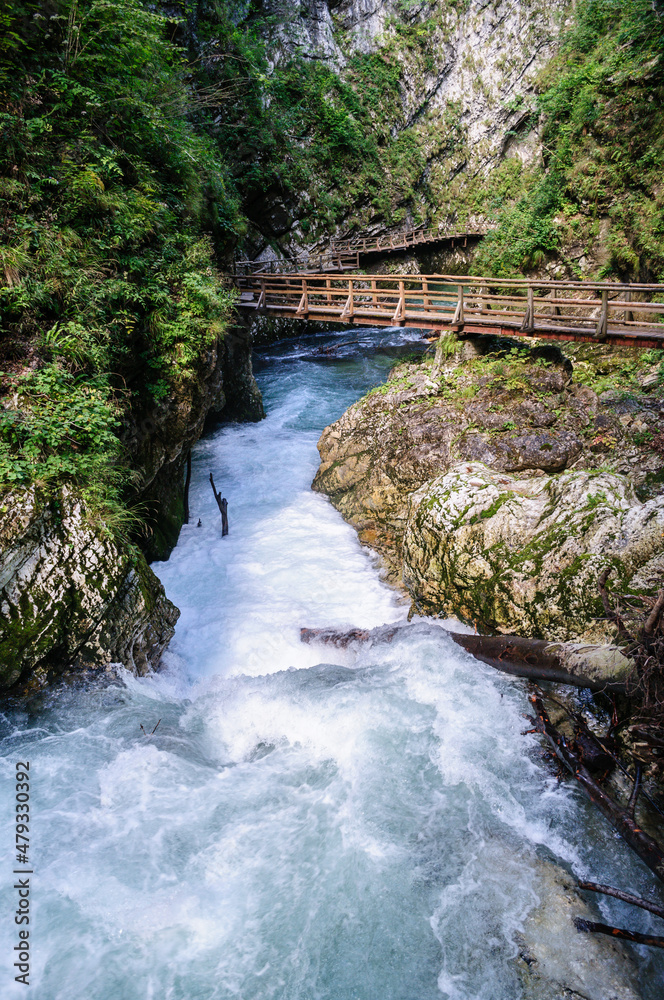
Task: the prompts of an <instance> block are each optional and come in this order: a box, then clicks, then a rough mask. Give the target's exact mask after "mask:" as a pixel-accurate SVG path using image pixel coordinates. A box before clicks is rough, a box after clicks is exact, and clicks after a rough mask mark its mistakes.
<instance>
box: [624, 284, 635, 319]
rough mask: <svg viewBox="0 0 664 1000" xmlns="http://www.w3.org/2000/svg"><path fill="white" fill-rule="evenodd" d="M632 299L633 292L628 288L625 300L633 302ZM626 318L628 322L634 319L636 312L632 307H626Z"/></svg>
mask: <svg viewBox="0 0 664 1000" xmlns="http://www.w3.org/2000/svg"><path fill="white" fill-rule="evenodd" d="M631 301H632V293H631V292H630V291H629V290H627V291H626V292H625V302H631ZM624 320H625V322H626V323H632V322H633V321H634V313H633V312H632V310H631V309H625V315H624Z"/></svg>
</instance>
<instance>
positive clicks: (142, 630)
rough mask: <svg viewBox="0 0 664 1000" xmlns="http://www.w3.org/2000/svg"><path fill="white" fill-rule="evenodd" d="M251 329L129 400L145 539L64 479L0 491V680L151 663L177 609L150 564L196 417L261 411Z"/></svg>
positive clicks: (200, 421) (178, 504)
mask: <svg viewBox="0 0 664 1000" xmlns="http://www.w3.org/2000/svg"><path fill="white" fill-rule="evenodd" d="M263 416H264V411H263V404H262V400H261V395H260V392H259V390H258V387H257V385H256V382H255V380H254V377H253V373H252V369H251V338H250V335H249V332H248V331H247V330H246V329H244V328H242V327H237V328H231V330H230V331H229V332H228V333H227V334H226V335H225V336H224V338H223V339H221V340H220V341H219V343H218V344H217V345H216V346H215V347H212V348H210V349H209V350H208V351H207V352H206V354H205V355H204V356H203V357H201V358H200V359H199V361H198V364H197V367H196V371H195V372H194V373H193V375H192V377H191V378H190V379H188V380H187V381H185V382H183V383H182V384H181V386H180V387H179V389H178V390H177V391H176V392H175V393H174V394H173V395H172V396H171V397H169V398H168V399H166V400H164V401H162V402H158V403H153V404H152V405H151V406H150V407H149V408H145V409H143V410H141V409H140V408H135V409H134V410H133V411H130V413H129V414H128V415H127V417H126V424H125V428H124V434H123V442H124V444H125V447H126V448H127V450H128V452H129V455H130V461H131V466H132V467H133V469H134V470H135V475H136V479H137V482H136V487H135V489H136V496H135V500H136V502H137V503H138V504H140V505H141V508H142V510H143V511H147V514H148V519H147V521H148V528H149V531H148V533H147V534H146V535H144V536H141V539H140V540H141V543H142V547H143V550H144V551H141V550H140V549H139V548H138V547H137V546H136V545H134V544H132V543H130V542H128V541H126V540H119V539H118V538H117V537H115V536H114V534H113V533H112V531H110V530H109V529H108V528H107V526H105V525H104V524H103V523H100V522H99V519H98V518H94V517H91V516H90V515H89V513H88V512H87V511H86V508H85V505H84V503H83V501H82V499H81V497H80V496H78V495H77V494H76V492H75V490H73V489H67V490H64V491H62V492H60V493H59V494H58V495H57V496H51V495H46V494H40V493H39V491H37V490H35V489H30V490H24V491H19V490H14V491H12V492H10V493H7V494H4V495H3V497H2V499H1V500H0V690H2V689H6V688H8V687H12V686H13V685H16V684H17V683H20V682H24V681H26V680H28V679H31V680H36V681H43V680H45V679H48V678H49V677H51V676H53V675H55V674H57V673H58V672H60V671H62V670H63V669H65V668H67V667H70V666H81V665H86V664H96V665H98V664H104V663H110V662H117V663H122V664H123V665H124V666H125V667H127V668H128V669H129V670H131V671H133V672H135V673H139V674H142V673H145V672H146V671H147V670H148V669H149V668H151V667H152V668H154V667H157V665H158V664H159V660H160V658H161V655H162V653H163V651H164V649H165V648H166V646H167V645H168V643H169V641H170V639H171V637H172V636H173V632H174V625H175V622H176V621H177V619H178V617H179V611H178V609H177V608H176V607H175V606H174V605H173V604H172V603H171V602H170V601H169V600H168V599H167V597H166V595H165V593H164V588H163V587H162V585H161V583H160V582H159V580H158V579H157V577H156V576H155V574H154V573H153V572H152V570H151V569H150V567H149V565H148V562H147V560H148V559H155V558H157V559H159V558H160V559H165V558H167V557H168V555H169V553H170V551H171V549H172V548H173V546H174V545H175V543H176V542H177V538H178V534H179V531H180V527H181V525H182V521H183V514H184V504H183V497H184V489H183V486H184V467H185V463H186V458H187V453H188V451H189V449H190V448H191V446H192V445H193V444H194V443H195V442H196V441H197V440H198V438H199V437H200V436H201V434H202V432H203V429H204V426H205V423H206V420H260V419H261V418H262V417H263Z"/></svg>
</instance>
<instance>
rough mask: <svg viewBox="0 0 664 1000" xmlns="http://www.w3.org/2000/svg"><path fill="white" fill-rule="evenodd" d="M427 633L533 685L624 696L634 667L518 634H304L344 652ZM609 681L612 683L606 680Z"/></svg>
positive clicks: (589, 648) (613, 650) (397, 629)
mask: <svg viewBox="0 0 664 1000" xmlns="http://www.w3.org/2000/svg"><path fill="white" fill-rule="evenodd" d="M424 628H427V629H429V630H430V633H431V634H432V635H437V636H441V635H448V636H449V637H450V638H451V639H453V640H454V642H456V643H457V644H458V645H459V646H463V648H464V649H467V650H468V652H469V653H472V654H473V656H475V657H476V658H477V659H478V660H481V661H482V662H483V663H487V664H488V665H489V666H491V667H495V668H496V669H497V670H502V671H503V672H504V673H506V674H512V675H513V676H516V677H527V678H528V679H529V680H536V681H554V682H556V683H558V684H572V685H574V686H575V687H584V688H591V689H592V690H593V691H605V690H609V691H624V690H625V680H624V678H626V677H627V675H628V674H629V672H630V670H631V668H632V663H631V661H630V660H629V659H628V658H627V657H626V656H625V655H624V653H623V652H622V651H621V650H620V649H619V648H618V647H617V646H608V645H607V646H598V645H590V644H582V643H575V642H545V641H544V640H542V639H524V638H522V637H521V636H516V635H466V634H465V633H462V632H448V631H447V630H446V629H442V628H441V627H440V626H438V625H428V624H427V623H424V622H423V623H415V622H414V623H412V624H409V625H401V624H397V625H383V626H382V627H381V628H377V629H372V630H371V631H369V630H368V629H359V628H356V629H350V630H349V631H348V632H339V631H337V630H335V629H324V628H318V629H311V628H303V629H300V638H301V640H302V642H322V643H326V644H329V645H332V646H336V647H337V648H339V649H345V648H346V646H348V645H350V644H351V643H353V642H371V643H374V642H392V640H393V639H394V638H395V637H396V636H397V635H399V634H400V633H402V632H403V631H404V629H418V630H419V631H420V632H421V631H422V629H424ZM607 678H609V679H607Z"/></svg>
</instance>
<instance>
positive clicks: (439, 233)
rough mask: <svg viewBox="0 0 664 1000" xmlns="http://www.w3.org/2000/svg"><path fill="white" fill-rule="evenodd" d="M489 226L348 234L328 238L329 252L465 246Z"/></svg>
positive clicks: (484, 233) (484, 234) (380, 251)
mask: <svg viewBox="0 0 664 1000" xmlns="http://www.w3.org/2000/svg"><path fill="white" fill-rule="evenodd" d="M488 231H489V228H488V227H486V228H484V229H474V230H468V231H466V232H457V231H456V230H452V229H441V228H440V227H437V228H434V227H431V228H430V229H409V230H407V231H406V232H404V233H387V234H383V235H380V236H349V237H348V238H347V239H345V240H330V252H331V253H353V252H356V253H390V252H391V251H393V250H408V249H409V248H410V247H417V246H422V244H426V243H444V242H447V241H449V242H450V243H451V244H452V247H454V246H455V245H457V246H463V247H465V246H467V245H468V240H480V239H482V237H483V236H486V234H487V233H488Z"/></svg>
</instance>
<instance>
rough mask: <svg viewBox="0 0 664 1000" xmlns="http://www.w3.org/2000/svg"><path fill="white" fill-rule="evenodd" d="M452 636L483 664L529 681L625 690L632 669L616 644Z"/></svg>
mask: <svg viewBox="0 0 664 1000" xmlns="http://www.w3.org/2000/svg"><path fill="white" fill-rule="evenodd" d="M450 635H451V637H452V638H453V639H454V641H455V642H456V643H458V644H459V646H463V648H464V649H467V650H468V652H469V653H472V654H473V656H476V657H477V659H478V660H481V661H482V662H483V663H488V664H489V666H491V667H496V669H498V670H503V671H504V672H505V673H507V674H514V675H516V676H517V677H528V678H529V679H530V680H540V681H553V682H555V683H558V684H573V685H574V686H575V687H587V688H591V689H592V690H593V691H606V690H609V691H624V690H625V679H626V678H627V675H628V674H629V672H630V670H631V668H632V664H631V661H630V660H629V659H628V658H627V657H626V656H625V654H624V653H623V652H622V650H620V649H619V648H618V647H617V646H609V645H605V646H599V645H591V644H583V643H577V642H546V641H545V640H543V639H524V638H523V637H522V636H518V635H463V634H461V633H459V632H450ZM609 674H610V675H611V679H608V675H609Z"/></svg>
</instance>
